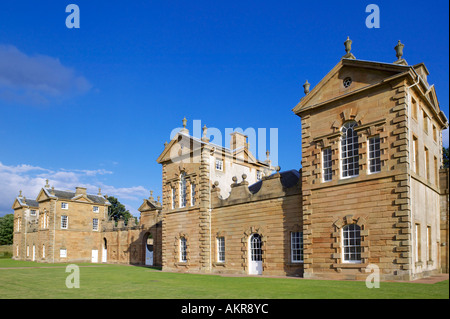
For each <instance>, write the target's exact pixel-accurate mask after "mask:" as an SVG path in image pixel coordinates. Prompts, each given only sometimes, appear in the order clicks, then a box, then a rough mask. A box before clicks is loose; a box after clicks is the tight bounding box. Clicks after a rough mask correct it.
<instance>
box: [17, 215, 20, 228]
mask: <svg viewBox="0 0 450 319" xmlns="http://www.w3.org/2000/svg"><path fill="white" fill-rule="evenodd" d="M20 222H21V218H20V217H19V218H17V231H20Z"/></svg>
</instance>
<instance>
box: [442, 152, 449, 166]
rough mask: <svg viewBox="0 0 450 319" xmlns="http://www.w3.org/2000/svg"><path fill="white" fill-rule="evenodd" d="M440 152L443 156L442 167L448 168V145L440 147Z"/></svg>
mask: <svg viewBox="0 0 450 319" xmlns="http://www.w3.org/2000/svg"><path fill="white" fill-rule="evenodd" d="M442 153H443V155H444V156H443V157H444V163H443V164H444V168H448V166H449V163H448V160H449V154H448V147H447V148H445V147H443V148H442Z"/></svg>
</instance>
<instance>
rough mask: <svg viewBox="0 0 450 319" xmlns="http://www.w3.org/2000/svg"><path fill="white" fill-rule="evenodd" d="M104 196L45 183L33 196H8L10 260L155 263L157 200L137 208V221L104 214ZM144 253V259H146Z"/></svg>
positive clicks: (158, 241) (157, 261)
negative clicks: (10, 207)
mask: <svg viewBox="0 0 450 319" xmlns="http://www.w3.org/2000/svg"><path fill="white" fill-rule="evenodd" d="M110 205H111V204H110V203H109V202H108V200H107V196H106V195H102V194H101V193H100V190H99V193H98V194H96V195H92V194H87V193H86V188H83V187H77V188H76V190H75V192H70V191H63V190H57V189H54V188H53V187H51V188H50V186H49V185H48V181H47V184H46V185H45V186H44V187H43V188H42V189H41V190H40V192H39V194H38V196H37V198H36V200H31V199H28V198H25V196H22V194H20V195H19V196H18V197H17V198H16V199H15V201H14V204H13V209H14V234H13V259H17V260H30V261H37V262H45V263H59V262H62V263H66V262H71V263H74V262H92V263H100V262H103V263H106V262H108V263H131V264H148V265H159V266H160V265H161V258H159V257H158V256H156V257H155V258H153V256H152V252H153V242H155V244H156V247H158V249H159V250H161V248H160V246H161V231H160V229H161V224H160V216H159V215H158V214H159V212H160V204H159V203H157V202H155V201H154V199H153V198H152V197H150V198H149V199H146V200H145V201H144V204H143V205H142V206H141V207H140V211H141V220H140V223H139V224H138V225H136V224H135V219H134V218H131V219H130V220H129V221H127V223H126V224H125V221H124V220H119V221H117V223H116V221H114V220H110V219H109V218H108V207H109V206H110ZM146 258H147V260H146Z"/></svg>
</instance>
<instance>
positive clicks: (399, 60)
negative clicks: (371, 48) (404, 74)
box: [394, 40, 408, 65]
mask: <svg viewBox="0 0 450 319" xmlns="http://www.w3.org/2000/svg"><path fill="white" fill-rule="evenodd" d="M404 47H405V45H404V44H403V43H402V42H401V41H400V40H398V42H397V45H396V46H395V47H394V49H395V56H396V57H397V61H395V62H394V64H401V65H408V63H407V62H406V60H405V59H403V58H402V57H403V48H404Z"/></svg>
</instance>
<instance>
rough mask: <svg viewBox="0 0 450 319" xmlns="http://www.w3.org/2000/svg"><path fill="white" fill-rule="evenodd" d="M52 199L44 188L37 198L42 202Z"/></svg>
mask: <svg viewBox="0 0 450 319" xmlns="http://www.w3.org/2000/svg"><path fill="white" fill-rule="evenodd" d="M50 198H51V197H50V196H49V194H48V193H47V192H46V191H45V190H44V189H43V188H41V190H40V191H39V194H38V196H37V197H36V201H38V202H42V201H45V200H48V199H50Z"/></svg>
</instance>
